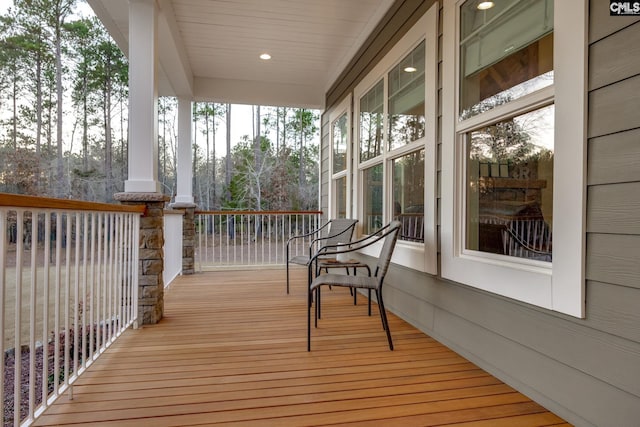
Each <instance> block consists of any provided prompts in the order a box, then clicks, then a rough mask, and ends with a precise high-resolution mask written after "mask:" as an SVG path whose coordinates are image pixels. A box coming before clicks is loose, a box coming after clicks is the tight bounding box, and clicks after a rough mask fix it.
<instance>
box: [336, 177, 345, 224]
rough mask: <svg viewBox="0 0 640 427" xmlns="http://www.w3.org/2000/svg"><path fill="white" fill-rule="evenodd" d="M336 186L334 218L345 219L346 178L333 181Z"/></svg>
mask: <svg viewBox="0 0 640 427" xmlns="http://www.w3.org/2000/svg"><path fill="white" fill-rule="evenodd" d="M335 185H336V218H346V217H347V177H346V176H344V177H342V178H339V179H336V180H335Z"/></svg>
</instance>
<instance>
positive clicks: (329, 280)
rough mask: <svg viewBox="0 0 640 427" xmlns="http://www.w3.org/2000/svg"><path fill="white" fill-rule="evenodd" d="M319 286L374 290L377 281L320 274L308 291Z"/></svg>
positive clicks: (360, 277) (372, 278)
mask: <svg viewBox="0 0 640 427" xmlns="http://www.w3.org/2000/svg"><path fill="white" fill-rule="evenodd" d="M320 286H342V287H345V288H362V289H376V288H377V287H378V279H377V278H376V277H369V276H347V275H344V274H322V275H320V276H318V277H316V278H315V279H314V280H313V282H311V287H310V289H309V290H310V291H313V290H314V289H316V288H319V287H320Z"/></svg>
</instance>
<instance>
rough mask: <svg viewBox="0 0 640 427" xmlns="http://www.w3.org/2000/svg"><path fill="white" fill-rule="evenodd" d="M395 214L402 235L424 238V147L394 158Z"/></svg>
mask: <svg viewBox="0 0 640 427" xmlns="http://www.w3.org/2000/svg"><path fill="white" fill-rule="evenodd" d="M392 169H393V217H394V219H397V220H398V221H400V222H401V223H402V230H401V232H400V237H399V238H400V239H401V240H407V241H411V242H424V150H420V151H417V152H415V153H411V154H408V155H406V156H402V157H400V158H397V159H395V160H393V168H392Z"/></svg>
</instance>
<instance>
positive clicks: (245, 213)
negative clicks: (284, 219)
mask: <svg viewBox="0 0 640 427" xmlns="http://www.w3.org/2000/svg"><path fill="white" fill-rule="evenodd" d="M195 213H196V215H197V214H203V215H322V213H323V212H322V211H198V210H197V211H196V212H195Z"/></svg>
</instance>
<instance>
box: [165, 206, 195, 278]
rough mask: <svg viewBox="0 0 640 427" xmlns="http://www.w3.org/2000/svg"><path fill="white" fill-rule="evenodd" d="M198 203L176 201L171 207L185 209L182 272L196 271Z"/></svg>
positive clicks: (183, 217) (191, 272) (190, 272)
mask: <svg viewBox="0 0 640 427" xmlns="http://www.w3.org/2000/svg"><path fill="white" fill-rule="evenodd" d="M196 207H197V205H195V204H193V203H174V204H172V205H171V209H175V210H181V211H184V215H183V216H182V274H193V273H195V252H196V223H195V218H196V215H195V212H196Z"/></svg>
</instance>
